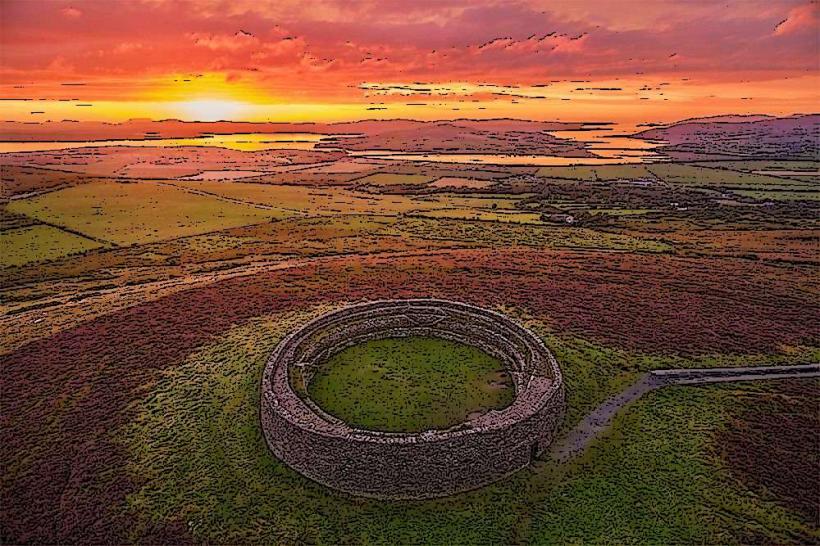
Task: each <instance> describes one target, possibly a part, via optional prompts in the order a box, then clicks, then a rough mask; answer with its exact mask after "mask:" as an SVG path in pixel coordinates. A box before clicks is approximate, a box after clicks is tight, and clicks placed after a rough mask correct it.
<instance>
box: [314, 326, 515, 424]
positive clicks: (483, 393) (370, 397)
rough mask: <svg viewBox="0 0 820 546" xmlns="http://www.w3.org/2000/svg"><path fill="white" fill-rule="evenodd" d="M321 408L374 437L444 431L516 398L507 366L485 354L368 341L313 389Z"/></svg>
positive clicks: (435, 342)
mask: <svg viewBox="0 0 820 546" xmlns="http://www.w3.org/2000/svg"><path fill="white" fill-rule="evenodd" d="M308 392H309V394H310V397H311V398H312V399H313V401H314V402H316V403H317V404H318V405H319V407H321V408H322V409H323V410H324V411H326V412H328V413H329V414H331V415H333V416H335V417H338V418H339V419H342V420H343V421H345V422H346V423H348V424H350V425H352V426H355V427H358V428H364V429H368V430H381V431H389V432H418V431H423V430H429V429H444V428H448V427H451V426H453V425H456V424H458V423H461V422H464V421H465V420H467V419H468V418H469V416H470V415H471V414H474V413H477V412H485V411H488V410H491V409H500V408H503V407H505V406H507V405H509V404H510V402H512V399H513V396H514V391H513V388H512V383H511V380H510V378H509V376H508V375H507V374H506V373H505V371H504V365H503V364H502V363H501V362H500V361H499V360H498V359H496V358H493V357H491V356H489V355H488V354H486V353H484V352H483V351H481V350H480V349H477V348H475V347H471V346H469V345H464V344H462V343H456V342H453V341H447V340H443V339H437V338H424V337H407V338H395V339H392V338H391V339H379V340H372V341H367V342H364V343H360V344H358V345H354V346H352V347H348V348H346V349H344V350H342V351H341V352H339V353H337V354H336V355H334V356H333V357H331V358H330V359H329V360H328V362H327V363H325V364H323V365H322V367H321V368H320V369H319V371H317V372H316V376H315V377H314V378H313V380H312V381H311V382H310V385H308Z"/></svg>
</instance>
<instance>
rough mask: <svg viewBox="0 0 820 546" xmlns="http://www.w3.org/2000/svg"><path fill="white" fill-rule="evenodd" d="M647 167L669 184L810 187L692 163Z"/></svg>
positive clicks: (760, 187)
mask: <svg viewBox="0 0 820 546" xmlns="http://www.w3.org/2000/svg"><path fill="white" fill-rule="evenodd" d="M647 169H648V170H649V171H650V172H651V173H652V174H653V175H655V176H656V177H657V178H660V179H661V180H664V181H665V182H667V183H669V184H677V185H681V186H694V187H701V188H743V189H748V190H755V189H767V188H780V187H784V186H788V187H796V188H800V187H811V185H810V184H807V183H804V182H800V181H796V180H795V181H789V180H788V179H785V178H779V177H776V176H767V175H763V174H752V173H745V172H739V171H731V170H727V169H710V168H707V167H699V166H697V165H692V164H682V163H656V164H652V165H649V166H647Z"/></svg>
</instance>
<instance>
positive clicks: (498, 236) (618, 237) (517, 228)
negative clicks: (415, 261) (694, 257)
mask: <svg viewBox="0 0 820 546" xmlns="http://www.w3.org/2000/svg"><path fill="white" fill-rule="evenodd" d="M386 234H395V235H396V236H398V237H401V238H402V239H407V238H411V237H412V238H414V239H419V240H427V241H430V240H435V241H453V242H454V243H456V242H457V243H459V244H462V245H471V246H476V247H489V248H498V247H510V246H529V247H543V248H602V249H607V250H633V251H642V252H670V251H671V250H672V247H671V246H670V245H668V244H666V243H663V242H661V241H658V240H652V239H648V238H647V239H643V238H638V237H632V236H630V235H622V234H618V233H607V232H603V231H596V230H593V229H588V228H581V227H564V226H548V225H543V224H541V225H539V224H521V223H513V222H476V221H472V220H465V219H461V220H459V219H450V218H438V219H430V218H422V217H420V216H418V215H414V217H412V218H410V217H405V218H402V219H401V220H399V222H397V223H396V224H395V225H393V226H391V227H390V228H389V229H387V230H386V231H385V235H386Z"/></svg>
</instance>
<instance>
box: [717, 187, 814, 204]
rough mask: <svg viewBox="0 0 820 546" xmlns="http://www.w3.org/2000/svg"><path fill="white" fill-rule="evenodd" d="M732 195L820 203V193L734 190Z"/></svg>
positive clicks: (767, 199) (766, 199)
mask: <svg viewBox="0 0 820 546" xmlns="http://www.w3.org/2000/svg"><path fill="white" fill-rule="evenodd" d="M732 193H736V194H737V195H742V196H744V197H751V198H753V199H761V200H765V201H820V191H788V190H774V191H761V190H733V191H732Z"/></svg>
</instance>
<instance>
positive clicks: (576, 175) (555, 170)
mask: <svg viewBox="0 0 820 546" xmlns="http://www.w3.org/2000/svg"><path fill="white" fill-rule="evenodd" d="M536 175H537V176H542V177H544V178H569V179H572V180H586V181H588V182H594V181H595V180H598V176H597V175H596V173H595V167H587V166H570V167H541V168H540V169H538V171H536Z"/></svg>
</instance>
